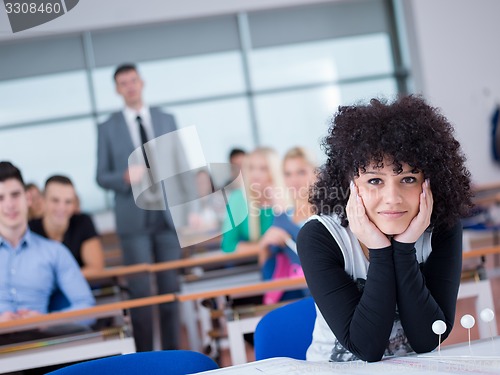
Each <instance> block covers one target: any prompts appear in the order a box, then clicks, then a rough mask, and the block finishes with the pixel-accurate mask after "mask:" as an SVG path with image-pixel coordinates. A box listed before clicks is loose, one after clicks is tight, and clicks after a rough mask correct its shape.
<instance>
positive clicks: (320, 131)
mask: <svg viewBox="0 0 500 375" xmlns="http://www.w3.org/2000/svg"><path fill="white" fill-rule="evenodd" d="M396 93H397V89H396V84H395V82H394V80H392V79H387V80H377V81H369V82H363V83H356V84H348V85H347V84H346V85H341V86H337V85H335V86H333V85H332V86H328V87H323V88H315V89H310V90H300V91H291V92H287V93H279V94H266V95H259V96H257V97H256V110H257V117H258V128H259V134H260V139H261V143H262V144H263V145H265V146H272V147H274V148H275V149H276V150H277V151H278V152H279V153H280V154H281V155H283V154H284V153H285V152H286V151H287V150H288V149H289V148H291V147H294V146H303V147H306V148H307V149H309V150H311V152H313V153H315V155H316V156H317V158H318V162H319V163H323V162H324V161H325V157H324V153H323V151H322V150H321V148H320V143H321V141H322V139H323V138H324V137H325V136H326V135H327V130H328V127H329V125H330V120H331V117H332V115H333V114H334V112H335V111H336V110H337V108H338V106H339V105H343V104H351V103H357V102H359V101H362V102H365V101H367V100H369V99H370V98H372V97H373V96H379V97H380V96H385V97H389V98H390V97H393V96H394V95H395V94H396ZM285 129H286V131H284V130H285Z"/></svg>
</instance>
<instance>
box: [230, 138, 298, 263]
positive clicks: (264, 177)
mask: <svg viewBox="0 0 500 375" xmlns="http://www.w3.org/2000/svg"><path fill="white" fill-rule="evenodd" d="M242 171H243V180H244V187H243V188H242V189H239V190H235V191H234V192H233V193H232V194H231V196H230V197H229V209H230V210H231V211H233V212H237V211H238V212H240V213H241V212H246V211H248V216H247V217H245V219H244V220H243V221H242V222H241V223H240V224H238V225H235V226H234V227H232V228H231V218H230V217H227V218H226V220H225V222H224V224H223V231H224V229H226V228H231V229H229V230H227V231H226V232H225V233H224V234H223V237H222V251H224V252H233V251H245V250H253V249H262V245H261V244H260V243H259V239H260V238H261V236H262V235H263V234H264V233H265V232H266V231H267V229H268V228H269V227H270V226H271V224H272V222H273V219H274V216H275V213H276V212H281V211H283V210H285V209H286V208H287V205H288V203H287V201H288V199H287V196H286V189H285V186H284V180H283V173H282V171H281V165H280V158H279V156H278V154H277V153H276V151H274V150H273V149H272V148H269V147H258V148H256V149H255V150H254V151H252V152H250V153H249V154H248V156H247V157H246V159H245V161H244V163H243V170H242ZM233 216H234V215H233ZM263 256H265V253H263ZM264 260H265V258H261V259H260V261H261V262H263V261H264Z"/></svg>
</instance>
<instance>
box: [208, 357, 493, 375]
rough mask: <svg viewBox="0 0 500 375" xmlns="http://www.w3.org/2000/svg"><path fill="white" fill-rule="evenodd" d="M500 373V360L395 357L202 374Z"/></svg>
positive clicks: (273, 362) (263, 364) (283, 363)
mask: <svg viewBox="0 0 500 375" xmlns="http://www.w3.org/2000/svg"><path fill="white" fill-rule="evenodd" d="M461 372H465V373H474V374H485V375H486V374H500V358H499V357H490V358H484V357H481V358H473V357H472V358H467V359H464V358H462V359H456V358H446V357H441V358H423V357H418V356H407V357H395V358H391V359H387V360H384V361H380V362H374V363H368V362H363V361H353V362H307V361H301V360H296V359H292V358H270V359H265V360H262V361H257V362H250V363H246V364H243V365H238V366H232V367H226V368H222V369H219V370H212V371H207V372H202V373H200V374H205V375H209V374H210V375H219V374H222V375H233V374H234V375H236V374H238V375H285V374H286V375H299V374H300V375H301V374H315V375H331V374H340V375H344V374H346V375H350V374H353V375H358V374H359V375H374V374H384V375H387V374H404V373H411V374H416V375H424V374H425V375H444V374H450V373H453V374H454V373H461Z"/></svg>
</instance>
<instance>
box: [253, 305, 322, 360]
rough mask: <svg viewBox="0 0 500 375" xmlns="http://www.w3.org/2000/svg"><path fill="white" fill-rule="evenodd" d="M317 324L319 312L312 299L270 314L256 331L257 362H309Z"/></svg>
mask: <svg viewBox="0 0 500 375" xmlns="http://www.w3.org/2000/svg"><path fill="white" fill-rule="evenodd" d="M315 320H316V309H315V307H314V300H313V299H312V297H307V298H304V299H301V300H299V301H296V302H292V303H289V304H288V305H285V306H282V307H279V308H277V309H275V310H273V311H270V312H269V313H267V314H266V315H264V317H263V318H262V319H261V320H260V322H259V324H257V328H256V329H255V335H254V346H255V359H256V360H261V359H266V358H273V357H290V358H295V359H306V351H307V348H308V347H309V345H310V344H311V341H312V332H313V328H314V322H315Z"/></svg>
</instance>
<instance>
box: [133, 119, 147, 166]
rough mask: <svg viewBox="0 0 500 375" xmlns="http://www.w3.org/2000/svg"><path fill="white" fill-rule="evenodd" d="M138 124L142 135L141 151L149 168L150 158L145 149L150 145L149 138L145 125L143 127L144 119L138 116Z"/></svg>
mask: <svg viewBox="0 0 500 375" xmlns="http://www.w3.org/2000/svg"><path fill="white" fill-rule="evenodd" d="M135 119H136V121H137V124H138V125H139V133H140V134H141V149H142V155H144V160H145V162H146V167H147V168H149V161H148V157H147V156H146V149H145V148H144V145H145V144H146V143H148V136H147V134H146V129H144V125H142V118H141V116H137V117H136V118H135Z"/></svg>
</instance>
